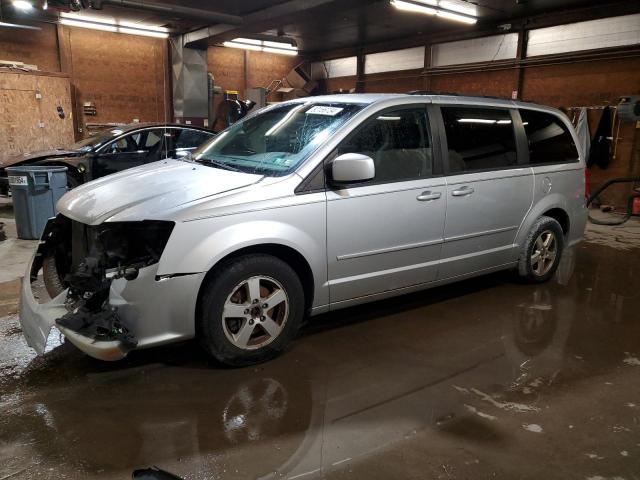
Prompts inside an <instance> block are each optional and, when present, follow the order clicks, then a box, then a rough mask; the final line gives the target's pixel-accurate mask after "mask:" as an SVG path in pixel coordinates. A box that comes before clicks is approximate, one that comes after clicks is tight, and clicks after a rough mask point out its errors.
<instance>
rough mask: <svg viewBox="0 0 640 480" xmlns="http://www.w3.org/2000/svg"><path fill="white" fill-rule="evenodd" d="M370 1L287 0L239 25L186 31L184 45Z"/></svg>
mask: <svg viewBox="0 0 640 480" xmlns="http://www.w3.org/2000/svg"><path fill="white" fill-rule="evenodd" d="M378 1H380V0H378ZM371 3H372V2H371V0H369V1H366V0H289V1H286V2H284V3H280V4H277V5H274V6H272V7H268V8H263V9H261V10H258V11H256V12H253V13H250V14H248V15H245V16H243V17H242V20H243V23H242V25H230V24H224V23H220V24H218V25H213V26H210V27H205V28H202V29H200V30H196V31H194V32H190V33H187V34H185V35H184V45H185V46H189V47H192V48H194V47H199V48H204V47H205V42H206V45H215V44H217V43H222V42H224V41H226V40H231V39H233V38H236V37H239V36H242V35H251V34H256V33H260V32H264V31H265V30H271V29H274V28H278V27H280V26H282V25H283V24H286V23H295V20H296V19H297V18H298V17H300V16H308V15H311V14H313V13H315V12H317V11H318V10H322V9H328V8H333V9H340V10H347V9H351V8H356V7H360V6H364V5H371Z"/></svg>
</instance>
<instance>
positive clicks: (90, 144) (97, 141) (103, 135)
mask: <svg viewBox="0 0 640 480" xmlns="http://www.w3.org/2000/svg"><path fill="white" fill-rule="evenodd" d="M122 133H123V130H122V129H120V128H113V127H112V128H105V129H102V130H98V131H97V132H96V133H94V134H93V135H91V136H90V137H88V138H85V139H84V140H80V141H79V142H76V143H74V144H73V147H72V150H78V151H80V152H92V151H94V150H96V149H97V148H99V147H100V146H101V145H103V144H104V143H105V142H108V141H109V140H111V139H112V138H114V137H117V136H118V135H122Z"/></svg>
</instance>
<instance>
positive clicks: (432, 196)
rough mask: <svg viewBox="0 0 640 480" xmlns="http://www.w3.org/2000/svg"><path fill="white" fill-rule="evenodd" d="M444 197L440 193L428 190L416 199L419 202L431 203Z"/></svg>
mask: <svg viewBox="0 0 640 480" xmlns="http://www.w3.org/2000/svg"><path fill="white" fill-rule="evenodd" d="M441 196H442V194H441V193H440V192H430V191H429V190H427V191H426V192H422V193H421V194H420V195H418V196H417V197H416V198H417V199H418V201H419V202H430V201H431V200H437V199H439V198H440V197H441Z"/></svg>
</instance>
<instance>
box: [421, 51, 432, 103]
mask: <svg viewBox="0 0 640 480" xmlns="http://www.w3.org/2000/svg"><path fill="white" fill-rule="evenodd" d="M430 68H431V44H430V43H427V44H426V45H425V46H424V69H423V71H422V75H423V76H424V78H423V88H424V90H425V91H427V92H429V91H431V73H430V72H429V69H430Z"/></svg>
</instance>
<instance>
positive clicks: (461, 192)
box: [451, 187, 474, 197]
mask: <svg viewBox="0 0 640 480" xmlns="http://www.w3.org/2000/svg"><path fill="white" fill-rule="evenodd" d="M473 192H474V190H473V188H471V187H460V188H459V189H458V190H454V191H453V192H451V195H453V196H454V197H464V196H465V195H471V194H472V193H473Z"/></svg>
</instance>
